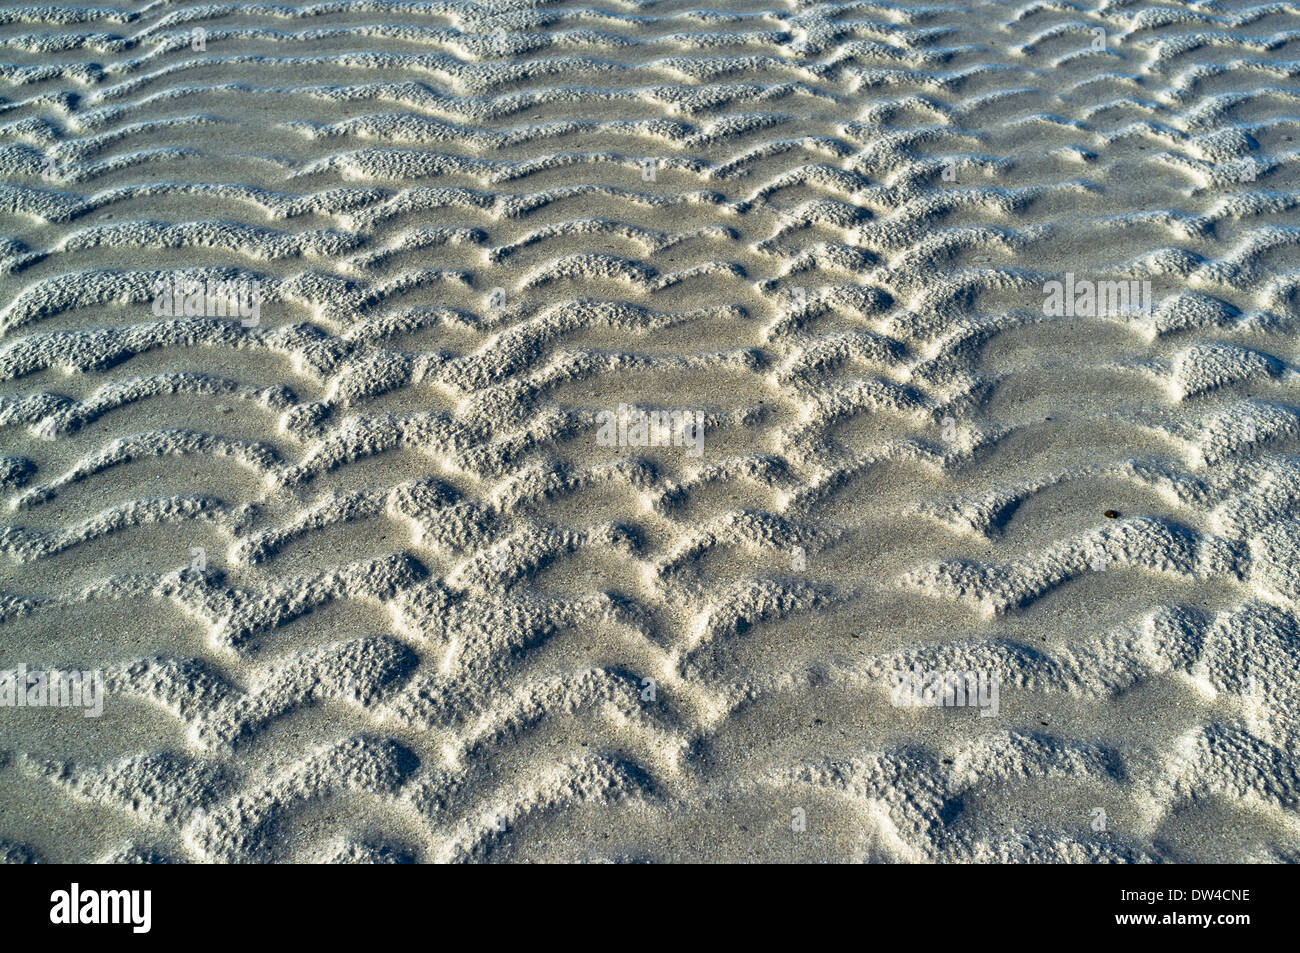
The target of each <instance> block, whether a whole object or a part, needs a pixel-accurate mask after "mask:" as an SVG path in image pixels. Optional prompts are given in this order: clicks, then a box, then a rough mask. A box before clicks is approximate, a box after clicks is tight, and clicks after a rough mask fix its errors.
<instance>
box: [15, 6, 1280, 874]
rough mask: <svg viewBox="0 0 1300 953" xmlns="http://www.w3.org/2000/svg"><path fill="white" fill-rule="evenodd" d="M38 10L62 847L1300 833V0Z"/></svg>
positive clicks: (683, 844) (21, 132)
mask: <svg viewBox="0 0 1300 953" xmlns="http://www.w3.org/2000/svg"><path fill="white" fill-rule="evenodd" d="M0 42H2V43H3V53H0V62H2V63H3V67H2V75H0V171H3V183H2V184H0V191H2V193H3V199H2V200H0V220H2V223H0V276H2V277H0V442H2V446H0V457H2V458H3V459H0V490H2V492H3V496H4V504H5V505H4V511H3V517H2V518H0V522H2V523H3V526H0V565H2V566H3V569H2V570H0V665H3V666H5V667H6V668H7V669H10V670H15V669H17V668H18V666H20V665H24V666H27V669H28V671H49V670H64V669H69V670H76V671H78V672H85V673H87V674H86V676H85V678H86V682H85V685H86V698H88V697H89V696H90V694H92V692H91V688H90V686H92V685H94V684H96V679H99V678H102V680H103V685H104V694H103V696H102V697H101V698H100V701H101V702H102V714H99V715H98V716H97V717H86V714H87V712H90V714H91V715H94V712H93V711H92V710H91V706H90V704H89V702H86V698H83V706H82V710H78V709H77V708H76V707H73V706H71V703H70V704H69V705H68V706H65V707H58V706H45V707H42V706H41V705H40V704H39V701H40V695H39V691H38V694H37V695H36V696H35V697H36V703H33V704H29V705H24V706H23V707H17V705H16V702H17V692H16V690H15V689H14V685H15V684H16V682H15V680H14V679H11V680H10V695H9V698H10V699H11V700H12V701H13V702H14V704H13V705H9V706H8V707H5V708H4V709H0V838H3V840H0V854H3V855H4V856H5V857H6V858H7V859H10V860H41V859H45V860H55V861H85V860H96V859H98V860H111V861H119V862H123V861H155V860H166V859H171V860H190V861H239V860H252V861H288V860H337V861H362V862H369V861H395V860H396V861H400V860H419V861H457V860H471V861H477V860H500V861H537V860H588V861H602V860H612V861H637V860H650V861H684V860H706V861H724V860H725V861H736V860H835V861H843V860H864V861H897V860H927V861H929V860H935V861H959V862H960V861H983V860H1009V861H1044V860H1050V861H1073V862H1081V861H1121V862H1129V861H1146V860H1153V859H1154V860H1167V861H1195V860H1232V861H1236V860H1248V861H1276V860H1284V861H1286V860H1293V859H1296V858H1297V857H1300V826H1298V824H1300V816H1298V815H1297V803H1298V799H1300V777H1298V776H1297V769H1296V762H1295V757H1294V752H1295V751H1296V750H1297V742H1300V723H1298V722H1297V714H1296V713H1297V711H1298V710H1300V681H1298V679H1297V664H1296V663H1297V648H1298V646H1300V628H1298V622H1297V615H1296V612H1297V604H1298V603H1297V600H1300V569H1298V568H1297V566H1298V565H1300V523H1297V522H1296V520H1295V516H1296V503H1297V500H1300V467H1298V466H1297V463H1298V461H1297V458H1296V456H1295V454H1296V451H1297V444H1298V442H1300V390H1298V388H1297V369H1296V368H1297V364H1300V357H1297V355H1296V346H1295V325H1296V323H1297V319H1298V318H1300V307H1298V299H1300V292H1298V290H1297V285H1298V283H1300V277H1298V276H1300V271H1298V270H1297V261H1298V260H1300V252H1298V251H1297V244H1298V243H1300V227H1297V225H1298V223H1300V218H1298V215H1297V204H1298V195H1297V192H1296V184H1297V179H1298V176H1297V166H1298V165H1300V152H1298V151H1297V150H1298V149H1300V139H1298V134H1300V122H1298V121H1297V119H1296V118H1295V117H1296V116H1297V114H1298V112H1300V109H1298V106H1297V99H1300V84H1298V82H1297V77H1298V76H1300V4H1297V3H1295V2H1281V3H1264V4H1252V3H1248V2H1243V3H1218V2H1202V3H1179V4H1165V3H1146V2H1109V3H1107V2H1103V3H1095V2H1082V3H1078V4H1076V3H1073V2H1065V0H1039V2H1032V3H1020V2H1010V3H976V4H974V5H969V4H965V5H963V4H950V5H942V6H941V5H924V4H918V5H909V4H904V5H896V4H890V3H825V4H803V3H791V4H787V5H780V6H776V7H771V6H765V5H764V4H762V3H745V2H737V3H730V4H726V5H725V8H724V9H700V8H698V7H695V6H693V5H692V4H690V3H683V2H674V0H669V2H661V3H635V2H619V0H615V2H603V0H602V2H599V3H597V4H595V5H585V4H570V3H537V4H529V3H498V4H476V3H469V2H441V3H428V4H423V3H417V4H396V3H372V2H347V0H344V2H335V3H322V4H318V5H303V6H293V5H283V4H269V3H247V4H213V5H189V4H169V3H134V4H122V3H117V4H114V5H104V6H96V7H76V6H61V7H48V6H47V7H36V6H31V7H22V6H17V7H14V6H11V7H7V8H6V9H4V10H0ZM190 280H197V281H200V282H207V281H213V282H216V281H224V282H228V283H230V284H229V285H228V286H227V288H228V289H236V290H237V291H238V295H239V296H242V297H238V299H237V300H238V304H240V305H243V306H244V309H243V311H242V312H241V311H239V309H238V307H235V304H236V302H235V301H233V300H232V301H230V302H226V303H229V304H230V305H231V306H232V308H233V310H229V309H228V313H227V314H226V315H225V316H222V315H221V314H220V313H218V312H217V310H216V309H215V304H216V298H215V297H214V298H213V299H212V300H208V298H207V296H206V293H205V294H203V295H190V296H189V297H188V298H186V297H185V293H186V290H187V288H188V285H187V284H186V282H188V281H190ZM1067 281H1068V282H1069V283H1070V294H1069V295H1068V300H1066V301H1065V302H1064V304H1062V300H1063V299H1064V298H1065V295H1064V291H1063V289H1064V286H1065V284H1066V282H1067ZM1052 282H1059V283H1060V285H1059V286H1058V285H1053V284H1051V283H1052ZM1113 282H1124V284H1123V285H1118V284H1111V283H1113ZM1130 282H1135V284H1132V285H1130V284H1129V283H1130ZM1094 288H1095V289H1096V290H1098V291H1099V292H1101V293H1100V294H1098V295H1097V296H1094V297H1091V298H1089V297H1087V296H1084V295H1081V294H1079V289H1094ZM178 290H179V291H180V293H181V295H182V298H181V300H180V302H179V306H178V302H177V298H176V294H175V292H176V291H178ZM1120 290H1122V291H1126V292H1127V291H1132V292H1133V295H1132V296H1131V300H1129V301H1128V302H1127V304H1125V303H1124V302H1122V301H1121V300H1120V299H1119V298H1118V297H1117V294H1118V292H1119V291H1120ZM1054 298H1055V302H1054V300H1053V299H1054ZM1057 305H1061V306H1060V307H1057ZM649 411H656V412H657V411H666V412H673V413H675V414H677V416H675V417H673V418H670V420H671V426H670V427H668V428H666V429H660V430H654V431H650V432H649V433H648V434H647V433H646V432H645V431H644V430H643V429H642V428H641V427H640V426H639V421H640V420H641V419H642V418H641V414H642V413H643V412H649ZM620 417H622V421H621V426H620V421H619V418H620ZM665 422H668V421H667V420H666V421H665ZM656 435H657V436H659V437H661V438H663V439H662V440H659V441H655V440H653V439H649V438H652V437H654V436H656ZM642 438H646V439H642ZM647 443H649V444H650V445H647ZM661 444H666V445H661ZM898 673H904V674H905V675H906V676H907V678H908V680H909V681H908V683H907V684H908V686H909V687H912V688H917V687H919V686H917V685H913V684H912V680H915V681H916V682H918V683H923V684H924V685H926V686H929V688H930V689H932V688H933V686H934V684H935V681H934V679H935V678H948V677H949V676H952V675H957V676H960V677H961V679H962V682H963V684H965V681H966V673H970V676H971V679H973V680H972V681H971V683H970V684H971V685H972V686H975V685H978V686H979V688H978V689H977V690H973V691H972V692H971V695H970V696H969V697H966V698H963V697H962V695H964V694H965V693H964V692H963V693H962V694H961V695H959V694H958V693H956V692H953V691H950V692H949V698H948V700H949V701H951V702H953V703H954V704H948V705H945V704H939V705H929V704H915V702H916V701H918V700H920V701H926V700H928V699H929V698H932V697H933V695H930V696H927V695H926V694H925V692H926V690H927V689H926V688H921V689H920V691H919V693H918V692H914V691H908V692H900V691H898V688H897V685H898V681H897V679H898ZM948 684H951V682H949V683H948ZM938 700H939V701H940V702H942V701H943V700H944V699H943V697H942V696H939V699H938ZM963 700H964V701H966V702H967V704H957V702H960V701H963Z"/></svg>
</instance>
